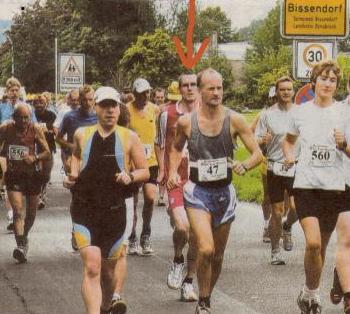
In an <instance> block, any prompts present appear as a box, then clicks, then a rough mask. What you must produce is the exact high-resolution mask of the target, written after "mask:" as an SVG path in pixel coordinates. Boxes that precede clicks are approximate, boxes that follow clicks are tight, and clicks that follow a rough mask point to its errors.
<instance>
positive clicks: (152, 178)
mask: <svg viewBox="0 0 350 314" xmlns="http://www.w3.org/2000/svg"><path fill="white" fill-rule="evenodd" d="M149 174H150V177H149V179H148V181H147V182H145V183H152V184H155V185H157V184H158V183H157V177H158V166H152V167H149Z"/></svg>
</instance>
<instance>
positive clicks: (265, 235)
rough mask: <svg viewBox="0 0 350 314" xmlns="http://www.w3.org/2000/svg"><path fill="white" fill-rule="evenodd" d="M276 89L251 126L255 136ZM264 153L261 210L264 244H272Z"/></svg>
mask: <svg viewBox="0 0 350 314" xmlns="http://www.w3.org/2000/svg"><path fill="white" fill-rule="evenodd" d="M275 98H276V88H275V86H273V87H271V88H270V91H269V97H268V104H267V105H266V106H265V107H264V108H263V109H262V111H261V112H259V114H257V116H256V117H255V119H254V120H253V122H252V123H251V125H250V128H251V130H252V132H253V133H254V134H255V130H256V127H257V125H258V122H259V119H260V116H261V113H262V112H264V111H265V110H266V109H267V108H268V107H270V106H272V105H273V104H274V103H275V102H276V99H275ZM262 153H263V155H264V157H263V160H262V162H261V164H260V167H259V170H260V174H261V183H262V187H263V201H262V204H261V208H262V211H263V216H264V230H263V237H262V238H263V243H270V242H271V240H270V234H269V224H270V217H271V201H270V197H269V193H268V191H267V159H266V156H265V155H266V151H264V149H262Z"/></svg>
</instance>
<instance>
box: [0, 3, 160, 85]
mask: <svg viewBox="0 0 350 314" xmlns="http://www.w3.org/2000/svg"><path fill="white" fill-rule="evenodd" d="M116 17H118V18H116ZM155 25H156V20H155V8H154V3H153V1H151V0H132V1H131V0H118V1H110V0H102V1H101V0H75V1H71V0H47V1H45V2H42V1H39V0H37V1H36V2H35V3H34V4H33V5H31V6H27V7H26V9H25V10H24V11H23V12H22V13H21V14H20V15H17V16H15V18H14V23H13V25H12V27H11V30H10V32H9V35H10V37H11V39H12V41H13V43H14V48H15V64H16V73H15V74H16V76H17V77H18V78H19V79H20V80H21V81H22V82H23V83H24V84H25V85H26V86H27V89H29V90H31V91H42V90H45V89H48V90H53V89H54V38H55V36H57V38H58V43H59V51H60V52H80V53H85V54H86V73H85V77H86V81H87V82H88V83H93V82H101V83H103V84H112V83H114V81H115V77H116V75H117V73H116V65H117V64H118V62H119V60H120V59H121V57H122V55H123V52H124V50H125V49H126V48H127V47H128V46H129V45H130V43H131V42H132V41H134V40H135V39H136V37H137V36H138V35H139V34H142V33H143V32H144V31H152V30H154V29H155ZM48 26H50V27H48ZM10 47H11V46H10V45H8V43H5V46H3V49H0V60H2V59H3V56H4V55H6V54H8V51H9V49H10ZM5 48H6V49H5ZM0 74H1V79H2V80H4V79H6V78H7V77H8V76H10V74H11V73H10V72H9V71H8V69H7V67H6V68H5V69H4V72H0Z"/></svg>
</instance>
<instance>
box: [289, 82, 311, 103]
mask: <svg viewBox="0 0 350 314" xmlns="http://www.w3.org/2000/svg"><path fill="white" fill-rule="evenodd" d="M314 98H315V92H314V91H313V90H312V85H311V83H308V84H306V85H304V86H303V87H301V88H300V89H299V90H298V91H297V93H296V94H295V100H294V103H296V104H297V105H302V104H304V103H306V102H308V101H310V100H312V99H314Z"/></svg>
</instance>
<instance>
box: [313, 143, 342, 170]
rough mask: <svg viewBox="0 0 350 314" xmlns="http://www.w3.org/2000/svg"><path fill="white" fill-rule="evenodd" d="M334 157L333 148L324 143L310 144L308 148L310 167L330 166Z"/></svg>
mask: <svg viewBox="0 0 350 314" xmlns="http://www.w3.org/2000/svg"><path fill="white" fill-rule="evenodd" d="M335 158H336V150H335V148H331V147H329V146H325V145H312V146H311V147H310V150H309V159H310V162H309V164H310V165H311V166H312V167H322V168H323V167H332V166H334V163H335Z"/></svg>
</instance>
